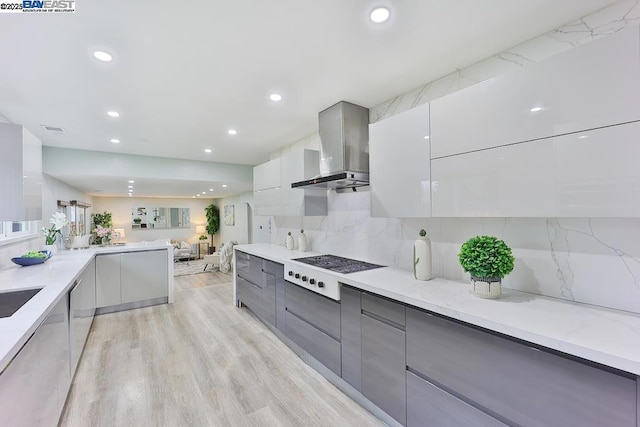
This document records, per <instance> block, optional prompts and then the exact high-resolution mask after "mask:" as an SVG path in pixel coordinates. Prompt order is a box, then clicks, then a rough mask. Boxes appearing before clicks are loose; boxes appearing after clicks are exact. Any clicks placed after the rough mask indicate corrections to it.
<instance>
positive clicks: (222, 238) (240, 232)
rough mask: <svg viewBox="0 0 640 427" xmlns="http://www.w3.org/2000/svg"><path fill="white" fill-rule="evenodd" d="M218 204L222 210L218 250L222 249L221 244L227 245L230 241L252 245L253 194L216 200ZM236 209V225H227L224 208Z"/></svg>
mask: <svg viewBox="0 0 640 427" xmlns="http://www.w3.org/2000/svg"><path fill="white" fill-rule="evenodd" d="M216 204H217V206H218V208H219V209H220V232H219V233H218V240H217V244H216V248H219V247H220V242H223V243H226V242H228V241H230V240H236V241H237V242H238V243H240V244H243V243H252V242H253V233H252V223H253V214H252V212H253V192H251V191H250V192H247V193H242V194H239V195H237V196H234V197H226V198H224V199H218V200H216ZM231 205H233V206H234V207H235V213H236V220H235V225H233V226H230V225H225V223H224V207H225V206H231Z"/></svg>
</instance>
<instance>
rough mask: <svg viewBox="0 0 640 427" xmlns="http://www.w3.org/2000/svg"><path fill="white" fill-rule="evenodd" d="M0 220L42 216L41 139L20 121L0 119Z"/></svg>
mask: <svg viewBox="0 0 640 427" xmlns="http://www.w3.org/2000/svg"><path fill="white" fill-rule="evenodd" d="M0 197H1V198H2V203H0V221H32V220H41V219H42V143H41V142H40V140H39V139H38V138H36V137H35V136H34V135H33V134H32V133H31V132H29V131H28V130H26V129H25V128H23V127H22V126H20V125H13V124H5V123H0Z"/></svg>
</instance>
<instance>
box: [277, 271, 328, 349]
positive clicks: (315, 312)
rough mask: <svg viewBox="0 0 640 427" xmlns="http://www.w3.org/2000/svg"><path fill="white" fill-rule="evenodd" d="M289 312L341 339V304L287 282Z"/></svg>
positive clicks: (286, 295)
mask: <svg viewBox="0 0 640 427" xmlns="http://www.w3.org/2000/svg"><path fill="white" fill-rule="evenodd" d="M285 299H286V307H287V311H291V312H292V313H294V314H295V315H296V316H298V317H300V318H302V319H304V320H305V321H307V322H308V323H311V324H312V325H313V326H315V327H316V328H318V329H320V330H322V331H323V332H325V333H327V334H329V335H331V336H332V337H334V338H336V339H340V303H338V302H336V301H334V300H331V299H329V298H325V297H323V296H321V295H318V294H316V293H314V292H311V291H308V290H306V289H304V288H302V287H300V286H297V285H294V284H291V283H289V282H287V285H286V292H285Z"/></svg>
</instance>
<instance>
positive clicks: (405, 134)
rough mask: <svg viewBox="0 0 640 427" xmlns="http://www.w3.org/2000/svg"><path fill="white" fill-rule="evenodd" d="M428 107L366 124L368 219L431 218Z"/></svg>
mask: <svg viewBox="0 0 640 427" xmlns="http://www.w3.org/2000/svg"><path fill="white" fill-rule="evenodd" d="M430 159H431V157H430V153H429V104H424V105H421V106H419V107H416V108H413V109H411V110H409V111H405V112H404V113H400V114H397V115H395V116H393V117H390V118H388V119H385V120H382V121H380V122H377V123H373V124H371V125H369V178H370V185H371V216H373V217H400V218H416V217H418V218H422V217H428V216H431V174H430Z"/></svg>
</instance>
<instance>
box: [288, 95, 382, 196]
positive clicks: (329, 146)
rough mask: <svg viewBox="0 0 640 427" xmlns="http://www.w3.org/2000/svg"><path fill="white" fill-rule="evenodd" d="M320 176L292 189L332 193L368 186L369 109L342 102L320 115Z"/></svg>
mask: <svg viewBox="0 0 640 427" xmlns="http://www.w3.org/2000/svg"><path fill="white" fill-rule="evenodd" d="M318 124H319V129H320V175H318V176H316V177H313V178H311V179H308V180H305V181H299V182H294V183H293V184H291V188H326V189H329V190H336V189H344V188H354V189H355V188H357V187H363V186H366V185H369V109H367V108H365V107H361V106H359V105H355V104H350V103H348V102H345V101H342V102H339V103H337V104H335V105H333V106H331V107H329V108H327V109H326V110H324V111H321V112H320V113H319V114H318Z"/></svg>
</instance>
